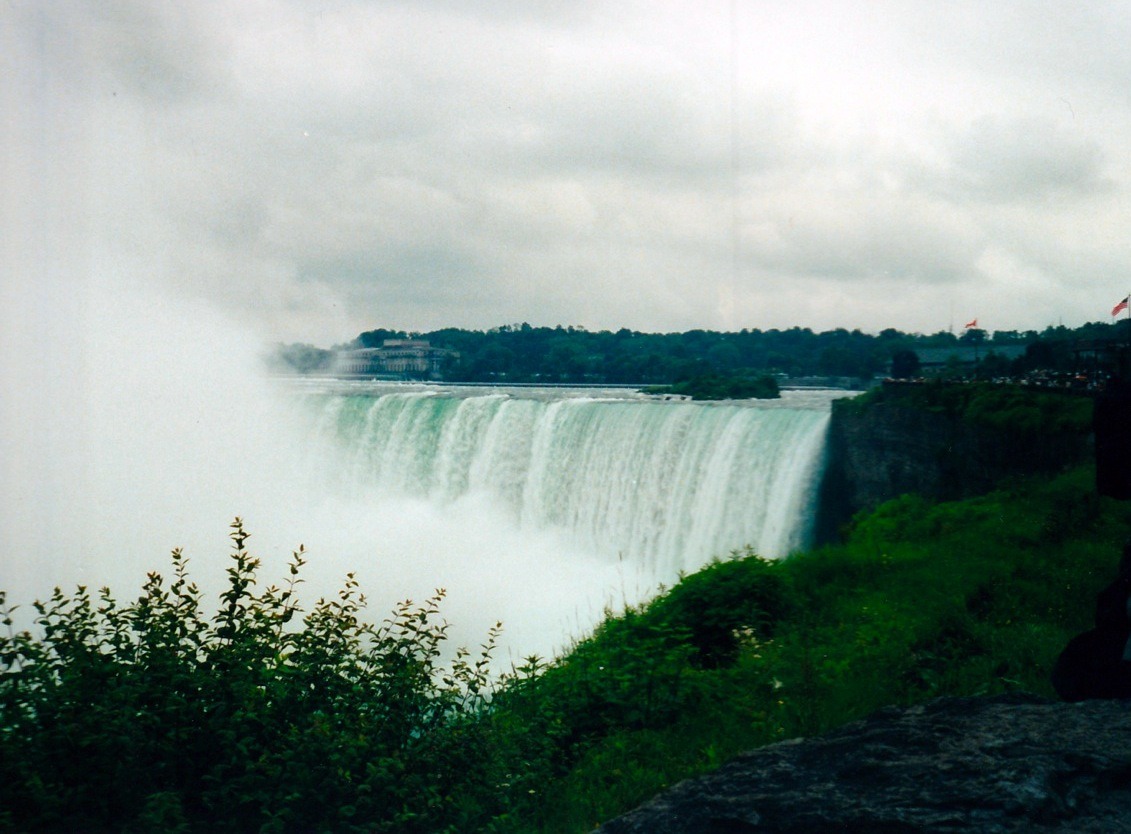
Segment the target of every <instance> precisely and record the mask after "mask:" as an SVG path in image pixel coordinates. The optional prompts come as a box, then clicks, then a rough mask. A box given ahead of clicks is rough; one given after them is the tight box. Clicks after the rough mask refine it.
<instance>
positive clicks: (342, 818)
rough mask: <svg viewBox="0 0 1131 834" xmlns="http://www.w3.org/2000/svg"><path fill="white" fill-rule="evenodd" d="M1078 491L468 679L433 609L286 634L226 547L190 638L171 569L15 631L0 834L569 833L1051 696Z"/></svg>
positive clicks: (888, 534) (299, 617) (1091, 518)
mask: <svg viewBox="0 0 1131 834" xmlns="http://www.w3.org/2000/svg"><path fill="white" fill-rule="evenodd" d="M1092 478H1093V474H1092V472H1091V471H1090V469H1088V468H1084V469H1080V470H1076V471H1073V472H1071V473H1068V474H1065V475H1063V476H1061V477H1058V478H1056V479H1054V480H1034V481H1028V482H1016V483H1014V484H1012V485H1011V486H1010V488H1009V489H1004V490H999V491H997V492H994V493H991V494H989V495H985V496H981V497H978V498H972V499H968V500H964V501H958V502H951V503H941V504H931V503H929V502H927V501H925V500H923V499H920V498H916V497H913V496H906V497H903V498H900V499H898V500H896V501H892V502H889V503H888V504H885V505H883V506H882V507H880V508H879V509H878V510H877V511H876V512H874V513H871V514H868V515H865V516H862V517H860V518H858V519H857V520H856V522H855V523H854V525H853V526H852V529H851V531H850V533H849V535H848V538H847V540H846V542H845V543H844V544H841V545H837V546H835V547H827V548H823V549H821V550H818V551H814V552H811V553H803V554H798V555H796V556H794V557H791V558H789V559H786V560H783V561H781V562H768V561H765V560H763V559H760V558H758V557H757V556H756V555H754V554H752V553H750V552H742V553H737V554H733V556H732V558H729V559H726V560H723V561H719V562H716V563H714V564H712V565H709V566H707V567H706V568H704V569H703V570H701V571H699V572H697V573H695V574H693V575H691V576H687V577H685V578H683V580H682V581H681V582H679V583H678V584H677V585H676V586H675V587H673V588H671V589H668V590H666V591H664V592H663V593H661V594H659V596H657V598H656V599H655V600H653V601H652V602H650V603H647V604H645V605H641V606H638V607H630V608H628V609H627V610H625V611H623V612H621V613H619V614H616V615H613V614H610V615H609V616H608V617H607V619H606V620H605V621H604V622H603V623H602V624H601V625H600V626H599V627H598V628H597V629H596V630H595V631H594V633H593V634H592V635H590V636H588V637H586V638H585V639H583V640H581V641H579V642H578V643H577V644H576V645H575V646H574V647H573V648H572V650H571V651H569V652H568V653H566V654H565V655H564V656H562V657H560V658H558V659H554V660H545V659H540V658H528V659H527V660H526V662H525V663H524V664H523V666H522V668H520V669H518V670H515V671H514V673H513V674H511V675H509V676H505V677H503V678H502V679H494V680H493V681H492V680H490V679H489V677H490V676H489V675H488V673H487V671H486V670H487V668H488V657H489V655H490V651H491V645H492V636H491V635H488V638H487V642H486V647H485V649H484V652H483V654H482V655H481V656H479V657H477V658H473V657H469V656H467V655H466V654H460V655H458V656H457V658H456V660H455V662H454V664H449V665H448V666H445V665H444V664H442V663H441V662H440V660H439V658H440V657H441V655H442V652H441V649H442V644H443V641H444V630H445V626H444V625H443V623H442V622H441V621H440V620H439V613H438V611H437V605H438V602H439V600H438V599H436V600H429V601H427V602H425V603H424V604H423V605H420V606H413V605H411V604H407V603H406V604H405V605H404V606H402V607H401V608H399V609H398V610H397V611H395V612H394V613H393V614H392V615H391V616H390V617H389V618H388V619H387V620H386V621H385V622H384V623H383V624H382V625H380V626H370V625H367V624H366V623H365V621H364V611H363V607H362V598H361V596H360V594H359V591H358V589H357V588H356V586H355V585H354V584H353V582H352V580H350V581H349V582H348V583H347V585H346V587H345V588H344V589H343V591H342V593H341V595H340V596H339V597H338V598H336V599H333V600H329V601H319V602H318V603H316V604H315V605H314V606H313V607H312V608H311V609H310V610H309V611H308V612H303V611H301V610H300V609H299V607H298V602H297V590H298V589H297V584H298V575H299V569H300V568H301V567H302V554H301V551H300V553H298V554H296V557H295V561H294V563H293V564H292V570H291V575H290V576H289V577H288V581H287V582H286V583H285V584H284V585H283V586H282V587H269V588H267V589H265V590H260V591H257V590H256V586H255V579H256V577H255V572H256V568H257V562H256V560H254V559H253V558H252V557H251V556H250V555H249V553H248V552H247V550H246V549H245V546H244V540H245V539H246V534H245V533H244V532H243V530H242V527H241V526H239V525H238V524H237V526H236V527H235V528H234V532H233V538H234V540H235V543H236V548H235V551H234V554H233V563H232V568H231V569H230V570H229V580H230V582H229V588H228V590H227V591H226V592H225V594H224V595H223V596H222V597H221V599H220V606H219V609H218V611H217V612H216V613H215V614H214V615H211V616H209V615H207V614H205V613H204V611H203V610H202V605H201V599H200V593H199V591H197V590H196V588H195V587H194V586H193V585H192V584H191V582H189V580H188V578H187V575H186V571H185V563H184V559H183V558H182V557H180V556H179V554H178V555H175V556H174V571H173V574H174V576H173V581H172V582H171V583H166V582H165V581H164V580H163V579H162V578H161V577H160V576H158V575H156V574H153V575H151V576H150V580H149V582H148V583H147V585H146V587H145V590H144V592H143V595H142V596H141V597H140V598H139V599H138V600H137V601H135V602H133V603H130V604H128V605H119V604H118V603H116V602H115V601H114V600H113V599H112V598H111V597H110V595H109V593H108V592H104V593H103V594H101V595H99V596H97V597H92V596H91V595H90V594H88V593H87V592H86V591H85V590H83V589H80V590H79V591H78V592H77V593H76V594H75V595H73V596H67V595H65V594H62V593H56V594H55V596H54V597H52V599H51V600H49V601H48V602H46V603H43V604H40V605H38V606H37V612H38V626H37V627H38V631H37V633H36V634H35V635H32V634H29V633H9V634H7V635H0V830H11V831H67V830H85V831H139V832H140V831H184V832H195V831H247V830H260V831H279V832H283V831H345V832H348V831H367V832H371V831H387V832H400V831H405V832H438V831H451V832H473V831H492V832H532V831H542V832H583V831H588V830H590V829H591V828H592V827H593V826H594V824H596V823H598V822H600V821H601V820H603V819H607V818H609V817H610V816H612V815H614V814H616V813H618V812H621V811H623V810H625V809H627V808H628V807H631V806H632V805H634V804H635V803H638V802H640V801H641V800H643V799H645V798H647V797H649V796H651V795H652V794H654V793H655V792H656V791H658V790H660V789H661V788H663V787H664V786H665V785H669V784H671V783H673V782H674V781H676V780H678V779H681V778H684V777H686V776H689V775H692V774H695V773H698V772H702V771H704V770H707V769H709V768H712V767H714V766H716V765H718V764H720V763H721V762H722V761H724V760H725V759H726V758H728V757H730V756H731V755H733V754H735V753H737V752H739V751H741V750H743V749H748V748H751V747H755V746H758V745H761V744H765V743H768V742H773V741H777V740H781V739H784V738H789V737H793V736H804V735H812V734H816V733H820V732H822V731H825V730H827V729H830V728H832V727H834V726H837V725H840V724H842V723H844V722H845V721H848V720H850V719H853V718H856V717H859V716H862V715H864V714H866V713H868V712H870V711H872V710H874V709H876V708H877V707H880V706H884V705H887V704H908V703H913V702H916V701H921V700H923V699H926V698H930V697H934V696H938V695H945V694H977V693H995V692H1001V691H1006V690H1014V689H1020V690H1026V691H1031V692H1037V693H1041V694H1051V691H1050V688H1049V685H1048V682H1047V679H1048V672H1049V669H1050V667H1051V665H1052V662H1053V660H1054V658H1055V657H1056V654H1057V653H1058V652H1059V651H1060V649H1061V648H1062V647H1063V645H1064V644H1065V642H1066V641H1067V640H1068V638H1069V637H1070V636H1071V635H1073V634H1075V633H1077V632H1079V631H1081V630H1084V629H1086V628H1088V627H1089V626H1090V623H1091V617H1092V608H1093V602H1094V595H1095V593H1096V592H1097V591H1098V590H1099V589H1100V588H1101V587H1102V586H1103V585H1105V584H1106V583H1107V582H1108V581H1109V579H1110V578H1111V576H1112V574H1113V572H1114V570H1115V566H1116V563H1117V561H1118V557H1119V551H1120V546H1121V543H1122V541H1123V540H1124V539H1125V538H1126V537H1127V535H1128V532H1129V530H1131V506H1129V505H1128V504H1126V503H1123V504H1121V503H1118V502H1114V501H1111V500H1108V499H1104V498H1100V497H1098V496H1097V495H1096V493H1095V491H1094V489H1093V481H1092ZM0 607H2V606H0Z"/></svg>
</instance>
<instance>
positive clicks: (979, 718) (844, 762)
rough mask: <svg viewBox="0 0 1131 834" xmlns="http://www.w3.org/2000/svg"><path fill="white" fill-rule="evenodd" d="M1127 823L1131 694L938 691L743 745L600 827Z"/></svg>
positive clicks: (690, 830) (623, 830)
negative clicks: (809, 730) (802, 734)
mask: <svg viewBox="0 0 1131 834" xmlns="http://www.w3.org/2000/svg"><path fill="white" fill-rule="evenodd" d="M1007 831H1008V832H1054V831H1055V832H1072V833H1073V834H1090V832H1095V834H1100V832H1103V834H1117V832H1131V701H1085V702H1082V703H1076V704H1065V703H1058V702H1053V701H1047V700H1044V699H1039V698H1035V697H1032V696H1015V695H1014V696H1009V695H1007V696H1000V697H995V698H940V699H938V700H935V701H932V702H929V703H927V704H924V705H921V706H915V707H910V708H906V709H896V708H888V709H885V710H881V711H880V712H877V713H876V714H874V715H872V716H871V717H869V718H867V719H864V720H863V721H857V722H855V723H852V724H849V725H847V726H845V727H843V728H841V729H839V730H837V731H835V732H833V733H830V734H828V735H826V736H823V737H821V738H813V739H804V740H795V741H786V742H782V743H779V744H774V745H771V746H769V747H764V748H762V749H760V750H755V751H752V752H750V753H746V754H743V755H741V756H739V757H738V758H736V759H734V760H732V761H731V762H729V763H728V764H726V765H724V766H723V767H721V768H720V769H719V770H717V771H715V772H714V773H711V774H709V775H706V776H702V777H699V778H696V779H689V780H687V781H684V782H681V783H679V784H678V785H675V786H674V787H672V788H671V789H670V790H668V791H666V792H664V793H663V794H661V795H659V796H657V797H656V798H655V799H653V800H651V801H650V802H648V803H647V804H645V805H642V806H641V807H640V808H637V809H636V810H635V811H631V812H630V813H628V814H625V815H624V816H621V817H618V818H617V819H615V820H612V821H611V822H609V823H607V824H606V825H604V826H603V827H602V828H600V829H599V832H600V834H747V833H748V832H749V833H751V834H752V833H753V832H790V834H793V832H797V834H801V832H804V834H824V832H837V834H844V833H845V832H861V834H863V832H868V834H896V833H897V832H966V833H967V834H968V832H979V833H980V834H992V833H993V832H1007Z"/></svg>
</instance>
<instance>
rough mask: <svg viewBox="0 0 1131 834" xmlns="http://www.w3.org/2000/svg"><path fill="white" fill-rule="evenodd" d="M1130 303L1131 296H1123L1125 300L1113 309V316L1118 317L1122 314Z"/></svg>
mask: <svg viewBox="0 0 1131 834" xmlns="http://www.w3.org/2000/svg"><path fill="white" fill-rule="evenodd" d="M1129 301H1131V295H1125V296H1123V300H1122V301H1120V302H1119V303H1118V304H1116V305H1115V306H1114V307H1112V308H1111V314H1112V315H1113V316H1118V315H1119V314H1120V313H1122V312H1123V311H1124V310H1126V309H1127V302H1129Z"/></svg>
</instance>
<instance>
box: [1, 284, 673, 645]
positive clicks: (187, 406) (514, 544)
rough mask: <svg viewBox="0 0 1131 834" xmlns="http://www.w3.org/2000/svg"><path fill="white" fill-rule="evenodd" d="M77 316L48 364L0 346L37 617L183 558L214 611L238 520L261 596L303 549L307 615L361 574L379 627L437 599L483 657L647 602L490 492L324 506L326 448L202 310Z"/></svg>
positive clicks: (24, 571) (10, 540)
mask: <svg viewBox="0 0 1131 834" xmlns="http://www.w3.org/2000/svg"><path fill="white" fill-rule="evenodd" d="M75 309H76V310H77V311H79V312H78V314H77V315H76V317H75V318H73V319H71V320H70V321H69V322H68V326H67V327H65V328H60V329H58V330H52V331H50V332H48V333H39V334H37V336H38V338H37V339H36V340H35V341H36V342H37V343H38V344H39V345H41V347H40V348H38V349H37V348H35V347H34V346H33V344H32V341H33V340H31V339H30V338H29V339H28V340H26V341H24V342H23V343H20V342H18V340H16V339H9V340H8V342H7V344H5V348H7V350H5V357H4V380H5V383H4V384H5V388H6V389H7V390H6V392H5V396H4V398H3V405H2V416H3V435H4V449H3V451H4V458H3V470H2V472H3V481H2V487H3V506H4V520H3V525H2V526H0V589H5V590H7V591H8V594H9V598H8V601H9V603H10V604H11V603H16V604H22V605H23V606H24V609H23V610H24V616H25V617H26V616H27V612H28V604H29V603H30V602H32V601H33V600H34V599H36V598H41V599H42V598H45V597H46V596H48V595H49V594H50V592H51V589H52V588H53V587H54V586H56V585H58V586H62V587H63V588H64V589H66V590H73V588H74V586H75V585H76V584H79V583H82V584H86V585H89V586H91V587H93V588H98V587H102V586H104V585H108V586H110V587H111V589H112V590H113V591H114V593H115V596H117V597H118V598H119V599H124V598H129V597H131V596H132V595H134V594H135V593H136V592H137V590H138V589H139V588H140V585H141V583H142V582H143V581H144V578H145V574H146V572H147V571H150V570H157V571H159V572H164V573H166V574H167V572H168V567H169V561H168V554H169V552H170V551H171V550H172V549H173V548H174V547H182V548H183V549H184V551H185V553H186V555H187V556H188V557H189V560H190V561H189V565H190V570H191V573H192V576H193V578H194V579H196V580H197V581H198V582H199V583H200V584H201V585H202V587H203V588H204V589H205V590H206V592H207V593H208V596H209V598H210V599H211V600H214V599H215V595H216V594H217V593H218V591H219V590H220V588H221V587H222V582H223V579H224V569H225V568H226V567H227V564H228V562H227V558H228V554H229V552H230V542H229V540H228V538H227V535H228V532H229V529H228V525H229V523H230V522H231V520H232V518H233V517H234V516H236V515H239V516H241V517H242V518H243V519H244V521H245V523H246V526H247V528H248V530H249V531H250V532H251V533H252V538H251V540H250V545H251V547H252V550H253V552H254V553H255V554H256V555H258V556H261V557H262V558H263V560H264V567H263V570H262V572H261V580H262V581H263V582H277V581H279V580H281V579H283V578H284V576H285V565H286V560H287V559H288V558H289V556H290V553H291V551H292V550H293V549H295V548H296V547H298V545H299V544H300V543H301V544H303V545H305V546H306V548H307V550H308V554H307V558H308V560H309V564H308V567H307V568H306V570H305V577H306V584H305V585H304V586H303V588H302V598H303V600H304V601H305V603H306V606H307V607H309V604H310V603H312V602H313V601H314V600H315V599H316V598H317V597H318V596H325V595H331V594H334V593H335V592H336V591H337V589H338V588H340V587H341V583H342V580H343V578H344V577H345V574H346V573H347V572H348V571H354V572H356V574H357V576H358V579H359V581H360V582H361V586H362V590H363V591H364V592H365V593H366V595H367V596H368V597H369V600H370V610H369V614H370V616H371V617H372V618H374V619H381V618H383V617H384V616H385V615H386V614H387V613H388V611H389V610H390V609H391V607H392V605H393V604H394V603H396V602H397V601H399V600H402V599H406V598H411V599H414V600H417V601H419V600H421V599H423V598H424V597H426V596H427V595H429V594H431V593H432V592H433V591H434V589H435V588H437V587H441V586H442V587H444V588H446V590H447V592H448V597H447V599H446V601H445V603H444V604H443V606H442V613H443V615H444V617H445V619H447V620H448V621H450V622H451V623H452V628H453V631H452V633H453V635H454V638H455V640H456V641H458V642H459V643H461V644H467V645H469V646H472V647H473V646H475V645H477V644H478V643H479V642H480V641H481V640H482V638H483V637H484V636H485V635H486V632H487V629H488V628H489V627H490V626H491V625H492V624H493V623H494V622H495V621H496V620H502V621H503V623H504V629H505V639H504V644H505V645H506V646H507V647H508V649H509V651H510V652H512V653H513V654H512V657H518V656H525V655H526V654H529V653H532V652H537V653H539V654H542V655H547V654H551V653H553V652H554V651H555V650H556V649H558V648H561V647H562V645H563V643H564V642H565V641H566V640H567V639H568V637H569V636H570V635H577V634H579V633H581V632H583V631H584V630H585V629H587V628H588V627H590V626H592V625H593V624H594V623H595V622H596V621H597V620H598V619H599V617H600V615H601V612H602V610H603V608H604V607H606V606H614V607H616V606H619V605H621V604H622V603H623V602H624V600H626V599H639V598H640V597H641V596H643V595H644V594H646V593H648V592H650V591H651V590H653V589H652V588H651V587H649V586H647V585H646V584H644V583H645V582H646V580H643V579H641V578H640V577H639V576H638V575H636V574H635V573H634V572H633V571H632V570H630V569H628V568H626V567H625V566H623V565H619V564H616V563H610V562H609V561H607V560H603V559H600V558H599V557H597V556H595V555H593V554H588V553H584V552H579V551H577V550H576V549H575V548H572V547H571V546H570V545H569V544H568V543H567V542H565V541H562V540H561V539H559V538H557V537H555V536H554V535H553V534H550V533H545V534H540V533H532V532H530V531H524V532H521V533H520V532H519V531H518V530H516V529H515V527H514V525H513V523H512V522H511V521H510V519H509V518H508V517H507V516H506V515H505V513H503V512H501V511H497V510H496V508H494V507H493V506H492V505H491V502H490V501H489V499H487V498H486V497H485V496H482V495H480V496H469V497H465V498H463V499H461V500H458V501H456V502H454V503H453V504H450V505H448V506H446V507H444V508H443V509H440V508H438V507H437V506H435V505H433V504H430V503H428V502H425V501H422V500H408V499H405V500H399V501H397V500H393V501H390V500H389V499H388V498H387V497H386V498H384V499H383V500H381V501H377V500H369V501H367V500H364V498H365V497H364V496H362V497H361V498H351V499H349V500H346V499H342V498H340V497H338V498H335V497H332V496H327V495H325V494H320V493H319V492H317V491H316V484H317V483H318V482H320V481H322V480H323V479H322V478H320V477H316V476H317V474H318V473H317V472H313V471H311V470H312V468H317V467H318V465H319V462H320V461H327V462H329V461H330V460H331V455H330V453H329V450H321V449H317V448H311V446H310V444H311V443H312V440H311V439H310V437H309V436H307V435H306V434H304V433H303V431H301V430H300V429H299V426H298V423H297V421H292V420H291V419H290V418H289V416H288V415H291V414H292V413H293V408H292V406H293V403H291V404H288V403H286V402H284V401H283V398H284V397H285V396H286V394H285V392H282V391H280V390H279V389H278V387H277V386H275V385H273V384H272V383H271V381H269V380H267V379H265V378H263V377H262V376H261V374H260V372H259V369H258V362H259V352H260V346H259V344H258V342H257V340H256V339H254V338H252V337H251V336H249V335H247V334H246V333H244V332H243V330H242V328H241V326H240V324H239V323H238V322H235V321H233V320H231V319H228V318H226V317H224V316H223V315H221V314H219V313H217V312H216V311H215V310H213V309H211V308H209V307H208V306H206V305H204V304H201V303H194V302H188V301H185V300H183V299H177V300H173V299H170V298H168V297H164V296H159V295H156V294H154V293H152V292H145V291H142V290H140V289H139V288H138V287H136V286H131V287H129V288H128V289H126V288H119V287H114V288H111V287H103V288H101V289H93V290H88V292H86V293H85V294H84V297H83V299H82V301H81V303H79V304H76V305H75ZM25 335H26V334H25ZM60 345H66V346H67V347H66V348H65V349H63V348H61V347H60ZM292 396H293V395H292Z"/></svg>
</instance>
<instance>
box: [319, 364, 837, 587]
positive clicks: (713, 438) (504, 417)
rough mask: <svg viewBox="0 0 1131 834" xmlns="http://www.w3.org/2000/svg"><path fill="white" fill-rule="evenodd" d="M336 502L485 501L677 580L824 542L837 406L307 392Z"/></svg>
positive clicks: (553, 393)
mask: <svg viewBox="0 0 1131 834" xmlns="http://www.w3.org/2000/svg"><path fill="white" fill-rule="evenodd" d="M305 395H306V398H307V400H308V405H309V406H310V420H311V423H310V427H309V430H310V432H311V434H312V439H314V440H316V441H318V443H317V445H318V446H319V447H320V448H325V445H324V444H327V441H329V443H328V445H329V447H330V448H331V449H333V450H334V451H333V455H334V458H333V460H332V461H331V462H330V465H328V466H324V467H323V471H324V472H326V473H327V475H326V477H327V488H328V489H330V490H332V491H334V492H336V493H339V494H342V495H343V496H345V497H349V498H350V499H352V500H357V499H359V498H360V497H361V496H364V495H369V496H372V498H371V499H370V500H377V501H380V500H386V499H392V498H405V497H407V498H414V499H425V500H427V501H428V502H430V503H432V504H434V505H437V506H441V507H443V506H445V505H448V504H451V503H452V502H455V501H459V500H460V499H463V498H465V497H467V496H478V497H479V498H480V499H481V500H486V501H487V502H488V503H489V504H490V505H491V506H492V507H493V508H494V509H496V510H498V511H500V512H502V513H503V514H504V515H505V516H506V517H507V518H508V519H510V521H511V522H512V523H513V524H514V525H516V526H517V527H518V528H519V529H523V530H528V531H556V532H559V533H562V534H564V535H565V537H566V538H567V539H568V540H569V541H570V542H571V544H573V545H574V546H576V547H578V548H579V549H582V550H585V551H588V552H591V553H597V554H602V555H603V556H604V558H606V559H619V560H624V561H626V562H629V563H630V564H632V565H634V566H635V567H636V568H638V569H643V572H644V573H645V574H646V575H648V576H650V577H653V578H654V579H655V580H656V581H671V580H672V579H673V578H674V577H675V576H676V575H678V573H679V572H680V571H683V570H693V569H695V568H697V567H699V566H701V565H702V564H704V563H705V562H706V561H708V560H709V559H710V558H711V557H713V556H721V555H725V554H726V553H728V552H729V551H731V550H734V549H736V548H740V547H743V546H745V545H750V546H752V547H753V548H754V550H755V551H756V552H758V553H759V554H761V555H764V556H767V557H771V558H777V557H781V556H784V555H786V554H788V553H789V552H790V551H791V550H795V549H797V548H800V547H803V546H804V545H805V544H807V542H808V538H809V535H810V531H811V526H812V524H811V522H812V516H813V510H814V507H815V498H816V487H817V480H818V478H819V475H820V470H821V464H822V462H823V454H824V443H825V435H826V429H827V426H828V420H829V403H830V402H831V400H832V399H833V398H834V397H835V396H837V395H836V394H834V393H833V392H827V391H808V392H786V394H785V397H783V399H781V400H776V401H744V402H741V403H710V404H705V403H691V402H672V401H663V400H659V399H656V398H650V397H642V396H639V395H636V394H634V393H633V392H629V391H626V390H617V389H598V390H593V389H584V390H582V389H578V390H574V389H551V388H545V389H530V388H523V389H483V388H463V387H456V386H403V385H402V386H398V385H380V384H372V383H370V384H365V383H354V384H352V385H343V384H333V383H307V384H306V385H305Z"/></svg>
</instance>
